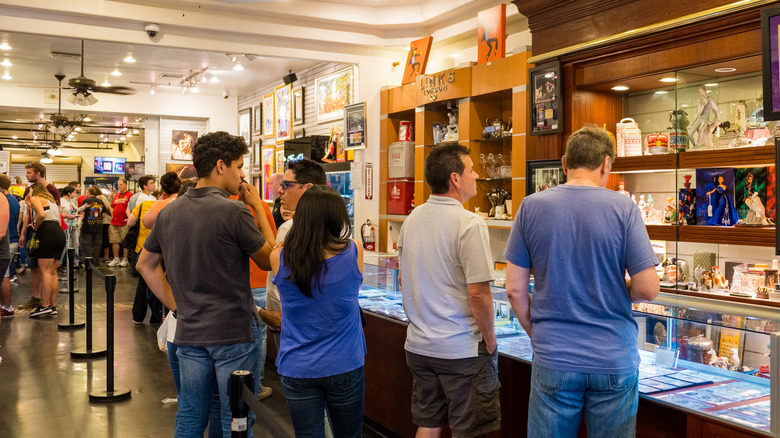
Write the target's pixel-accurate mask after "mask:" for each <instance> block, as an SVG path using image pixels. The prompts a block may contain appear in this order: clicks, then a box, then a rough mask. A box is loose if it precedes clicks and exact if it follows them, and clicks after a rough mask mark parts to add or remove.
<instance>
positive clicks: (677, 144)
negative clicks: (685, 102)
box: [669, 109, 688, 151]
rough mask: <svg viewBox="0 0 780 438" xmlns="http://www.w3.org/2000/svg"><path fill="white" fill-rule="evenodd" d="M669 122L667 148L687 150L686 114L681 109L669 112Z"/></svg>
mask: <svg viewBox="0 0 780 438" xmlns="http://www.w3.org/2000/svg"><path fill="white" fill-rule="evenodd" d="M669 122H671V124H672V125H671V126H670V127H669V131H671V132H670V133H669V146H670V147H671V148H672V149H676V150H678V151H684V150H685V149H687V148H688V113H686V112H685V111H684V110H681V109H676V110H673V111H669Z"/></svg>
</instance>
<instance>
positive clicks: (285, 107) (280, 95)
mask: <svg viewBox="0 0 780 438" xmlns="http://www.w3.org/2000/svg"><path fill="white" fill-rule="evenodd" d="M274 101H275V102H274V105H276V110H275V123H276V125H275V127H276V142H277V143H278V142H280V141H285V140H289V139H291V138H292V88H290V85H289V84H288V85H281V86H279V87H276V88H275V89H274Z"/></svg>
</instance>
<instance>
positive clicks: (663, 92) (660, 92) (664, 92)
mask: <svg viewBox="0 0 780 438" xmlns="http://www.w3.org/2000/svg"><path fill="white" fill-rule="evenodd" d="M655 94H669V92H668V91H663V90H661V91H656V92H655Z"/></svg>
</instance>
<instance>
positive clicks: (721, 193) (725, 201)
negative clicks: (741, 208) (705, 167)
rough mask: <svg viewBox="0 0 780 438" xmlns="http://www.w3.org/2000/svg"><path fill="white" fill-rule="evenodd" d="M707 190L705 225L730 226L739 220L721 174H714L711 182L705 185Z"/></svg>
mask: <svg viewBox="0 0 780 438" xmlns="http://www.w3.org/2000/svg"><path fill="white" fill-rule="evenodd" d="M705 190H707V192H706V194H707V205H706V208H707V215H706V217H707V222H706V223H707V225H720V226H724V227H730V226H732V225H735V224H736V223H737V221H738V220H739V215H738V214H737V209H736V208H735V207H734V200H733V199H731V198H730V197H729V193H728V192H727V191H726V184H725V183H724V180H723V176H721V175H720V174H715V176H713V178H712V182H709V183H707V185H706V186H705Z"/></svg>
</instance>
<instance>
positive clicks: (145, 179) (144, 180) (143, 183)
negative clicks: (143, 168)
mask: <svg viewBox="0 0 780 438" xmlns="http://www.w3.org/2000/svg"><path fill="white" fill-rule="evenodd" d="M149 181H154V177H153V176H152V175H144V176H142V177H140V178H138V187H140V188H141V189H143V188H144V187H146V185H147V184H149Z"/></svg>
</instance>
